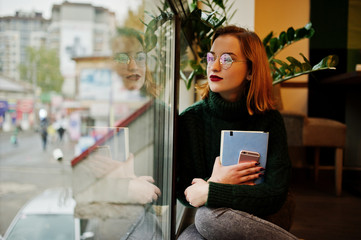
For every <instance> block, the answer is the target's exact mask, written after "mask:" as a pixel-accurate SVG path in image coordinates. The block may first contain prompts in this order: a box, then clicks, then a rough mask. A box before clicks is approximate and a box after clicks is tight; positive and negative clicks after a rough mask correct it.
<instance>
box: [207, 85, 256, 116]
mask: <svg viewBox="0 0 361 240" xmlns="http://www.w3.org/2000/svg"><path fill="white" fill-rule="evenodd" d="M206 102H207V105H208V107H209V109H210V111H211V113H212V115H214V116H216V117H218V118H221V119H225V120H239V119H242V118H243V119H244V118H245V117H248V116H249V114H248V111H247V104H246V103H247V96H246V94H244V95H242V97H241V98H240V99H239V100H238V101H236V102H228V101H226V100H224V99H223V98H222V97H221V96H220V95H219V94H218V93H214V92H212V91H211V90H209V95H208V98H207V99H206Z"/></svg>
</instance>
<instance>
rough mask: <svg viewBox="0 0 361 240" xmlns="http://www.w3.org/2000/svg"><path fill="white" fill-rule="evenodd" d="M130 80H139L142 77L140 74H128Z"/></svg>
mask: <svg viewBox="0 0 361 240" xmlns="http://www.w3.org/2000/svg"><path fill="white" fill-rule="evenodd" d="M127 79H128V80H131V81H138V80H139V79H140V75H139V74H131V75H128V76H127Z"/></svg>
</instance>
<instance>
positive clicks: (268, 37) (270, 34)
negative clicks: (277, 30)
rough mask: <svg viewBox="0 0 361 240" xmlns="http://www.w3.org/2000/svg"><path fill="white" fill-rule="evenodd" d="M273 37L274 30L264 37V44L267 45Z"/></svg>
mask: <svg viewBox="0 0 361 240" xmlns="http://www.w3.org/2000/svg"><path fill="white" fill-rule="evenodd" d="M272 37H273V32H270V33H269V34H268V35H267V36H266V37H265V38H264V39H263V41H262V42H263V45H264V46H266V45H267V44H268V42H269V41H270V40H271V38H272Z"/></svg>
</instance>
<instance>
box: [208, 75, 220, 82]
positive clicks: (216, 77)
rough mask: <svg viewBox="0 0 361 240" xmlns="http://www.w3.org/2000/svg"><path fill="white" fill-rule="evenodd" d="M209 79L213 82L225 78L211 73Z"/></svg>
mask: <svg viewBox="0 0 361 240" xmlns="http://www.w3.org/2000/svg"><path fill="white" fill-rule="evenodd" d="M209 79H210V80H211V81H212V82H218V81H221V80H222V79H223V78H221V77H219V76H217V75H211V76H209Z"/></svg>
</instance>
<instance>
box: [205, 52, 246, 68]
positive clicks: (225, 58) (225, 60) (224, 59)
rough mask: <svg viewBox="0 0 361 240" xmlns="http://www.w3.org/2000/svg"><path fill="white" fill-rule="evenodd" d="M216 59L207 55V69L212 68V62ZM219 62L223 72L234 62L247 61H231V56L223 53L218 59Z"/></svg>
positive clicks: (210, 54)
mask: <svg viewBox="0 0 361 240" xmlns="http://www.w3.org/2000/svg"><path fill="white" fill-rule="evenodd" d="M216 59H217V57H216V56H215V55H214V54H213V53H211V52H209V53H207V57H206V60H207V67H208V68H210V67H212V65H213V64H214V62H215V61H216ZM219 62H220V63H221V65H222V68H223V69H224V70H227V69H228V68H230V67H231V66H232V63H234V62H248V61H247V60H233V59H232V57H231V55H229V54H228V53H223V54H222V55H221V56H220V58H219Z"/></svg>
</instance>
